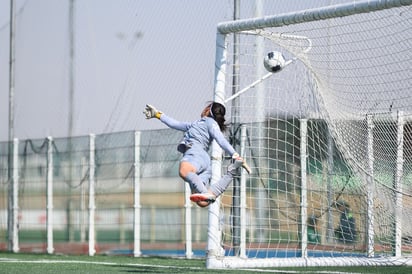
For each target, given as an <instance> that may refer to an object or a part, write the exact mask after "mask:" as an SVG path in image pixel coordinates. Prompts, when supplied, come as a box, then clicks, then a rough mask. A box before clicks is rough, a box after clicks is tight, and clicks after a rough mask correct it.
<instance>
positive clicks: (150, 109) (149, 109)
mask: <svg viewBox="0 0 412 274" xmlns="http://www.w3.org/2000/svg"><path fill="white" fill-rule="evenodd" d="M143 114H144V115H145V116H146V119H151V118H155V117H156V118H157V119H160V116H161V115H162V114H163V112H161V111H158V110H157V109H156V108H155V107H154V106H152V105H149V104H147V105H146V107H145V109H144V111H143Z"/></svg>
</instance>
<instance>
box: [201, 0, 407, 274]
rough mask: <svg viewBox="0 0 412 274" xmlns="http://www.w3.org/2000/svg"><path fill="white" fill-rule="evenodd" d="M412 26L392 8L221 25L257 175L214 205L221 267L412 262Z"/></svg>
mask: <svg viewBox="0 0 412 274" xmlns="http://www.w3.org/2000/svg"><path fill="white" fill-rule="evenodd" d="M411 23H412V1H406V0H405V1H389V0H388V1H355V2H353V1H352V2H351V3H350V4H341V5H334V6H327V7H323V8H317V9H311V10H304V11H300V12H295V13H286V14H280V15H276V16H266V17H262V18H252V19H243V20H236V21H231V22H223V23H220V24H219V25H218V28H217V30H218V33H217V42H216V43H217V44H216V79H215V100H216V101H220V102H222V103H225V105H226V107H227V112H228V114H229V115H230V116H231V121H230V122H231V126H230V132H229V133H228V135H229V137H230V138H231V141H232V144H234V146H235V147H236V150H237V151H240V152H241V154H242V155H243V156H244V157H245V158H246V160H247V162H248V163H249V164H250V165H251V167H252V174H251V175H247V174H245V173H242V174H241V175H240V176H239V177H237V178H235V179H234V181H233V184H232V185H231V187H230V188H229V189H228V190H227V191H226V192H225V193H224V195H222V196H221V197H220V198H219V199H218V201H216V203H214V204H213V205H211V206H210V207H209V230H208V247H207V251H208V259H207V267H208V268H236V267H276V266H315V265H399V264H411V262H412V260H410V257H409V256H410V255H411V251H412V223H411V222H410V221H409V220H410V218H411V214H412V183H411V182H412V180H411V179H412V157H411V156H412V139H411V132H412V120H411V118H412V112H411V111H412V74H411V68H412V53H411V48H412V32H411V31H410V27H411ZM271 51H278V52H281V53H282V54H283V56H284V58H285V60H286V65H285V66H283V68H282V69H281V70H280V71H278V72H275V73H269V72H268V71H267V70H265V67H264V65H263V60H264V56H265V55H266V54H267V53H268V52H271ZM212 154H213V155H212V159H213V161H212V165H213V176H212V182H211V183H212V184H213V183H214V182H215V181H216V180H218V179H219V178H220V176H221V175H222V174H223V172H225V168H226V166H227V165H228V163H229V159H227V158H225V157H221V155H222V151H221V149H220V148H219V147H218V146H217V145H214V146H213V151H212Z"/></svg>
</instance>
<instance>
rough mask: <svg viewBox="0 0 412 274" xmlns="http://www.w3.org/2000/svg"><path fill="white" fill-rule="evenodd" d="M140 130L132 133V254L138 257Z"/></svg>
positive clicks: (139, 251)
mask: <svg viewBox="0 0 412 274" xmlns="http://www.w3.org/2000/svg"><path fill="white" fill-rule="evenodd" d="M140 135H141V134H140V131H136V132H135V134H134V176H133V180H134V205H133V207H134V223H133V232H134V237H133V238H134V248H133V256H135V257H139V256H140V255H142V252H141V250H140V213H141V212H140V210H141V205H140Z"/></svg>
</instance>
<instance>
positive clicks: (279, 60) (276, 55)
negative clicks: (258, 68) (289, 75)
mask: <svg viewBox="0 0 412 274" xmlns="http://www.w3.org/2000/svg"><path fill="white" fill-rule="evenodd" d="M263 64H264V65H265V68H266V70H267V71H269V72H278V71H279V70H281V69H282V68H283V67H284V66H285V58H283V55H282V53H280V52H279V51H271V52H269V53H268V54H266V56H265V59H264V60H263Z"/></svg>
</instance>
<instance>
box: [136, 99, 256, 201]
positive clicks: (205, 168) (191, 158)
mask: <svg viewBox="0 0 412 274" xmlns="http://www.w3.org/2000/svg"><path fill="white" fill-rule="evenodd" d="M143 113H144V115H145V116H146V119H151V118H157V119H159V120H160V121H162V122H163V123H164V124H166V125H167V126H168V127H170V128H173V129H176V130H180V131H184V132H185V133H184V137H183V140H182V142H181V143H180V144H179V145H178V147H177V150H178V151H179V152H181V153H183V157H182V159H181V160H180V164H179V176H180V177H181V178H182V179H183V180H185V181H186V182H188V183H189V185H190V188H191V190H192V195H191V196H190V200H191V201H193V202H196V203H197V205H198V206H200V207H206V206H208V205H209V204H211V203H213V202H214V201H215V200H216V198H217V197H219V195H221V194H222V193H223V192H224V191H225V190H226V188H227V187H228V186H229V184H230V183H231V181H232V179H233V176H235V175H236V174H237V171H238V169H239V168H240V167H241V166H242V167H243V168H245V169H246V171H247V172H248V173H250V168H249V166H248V165H247V164H246V162H245V161H244V160H243V158H242V157H240V155H239V154H238V153H237V152H236V151H235V150H234V148H233V147H232V146H231V145H230V143H229V142H228V141H227V140H226V138H225V137H224V135H223V133H222V132H223V131H224V130H225V129H226V125H225V113H226V109H225V107H224V106H223V105H222V104H220V103H217V102H213V103H210V104H208V105H207V106H206V107H205V108H204V109H203V111H202V113H201V115H200V119H199V120H196V121H194V122H180V121H177V120H175V119H173V118H171V117H169V116H167V115H166V114H164V113H162V112H161V111H158V110H157V109H156V108H155V107H153V106H152V105H146V108H145V110H144V111H143ZM213 140H215V141H216V142H217V143H218V144H219V145H220V146H221V147H222V149H223V150H224V151H226V153H228V154H229V155H231V157H232V159H233V160H234V161H233V163H232V164H230V165H229V166H228V169H227V173H226V174H225V175H224V176H223V177H222V178H221V179H220V180H219V181H218V182H217V183H216V184H213V185H210V184H209V182H210V178H211V175H212V172H211V162H210V156H209V153H208V151H209V147H210V144H211V143H212V141H213Z"/></svg>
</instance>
